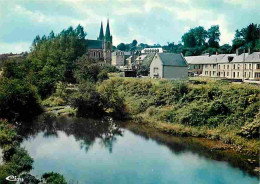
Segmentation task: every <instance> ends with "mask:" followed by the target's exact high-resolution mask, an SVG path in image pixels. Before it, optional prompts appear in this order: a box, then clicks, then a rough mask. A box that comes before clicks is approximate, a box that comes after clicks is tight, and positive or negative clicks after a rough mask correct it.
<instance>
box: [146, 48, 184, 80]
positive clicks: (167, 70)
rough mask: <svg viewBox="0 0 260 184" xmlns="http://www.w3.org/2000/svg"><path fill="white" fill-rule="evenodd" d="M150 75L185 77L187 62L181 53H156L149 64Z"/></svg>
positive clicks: (170, 77)
mask: <svg viewBox="0 0 260 184" xmlns="http://www.w3.org/2000/svg"><path fill="white" fill-rule="evenodd" d="M150 77H152V78H166V79H187V78H188V64H187V62H186V60H185V59H184V57H183V56H182V54H172V53H157V54H155V56H154V58H153V60H152V62H151V64H150Z"/></svg>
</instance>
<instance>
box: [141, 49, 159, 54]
mask: <svg viewBox="0 0 260 184" xmlns="http://www.w3.org/2000/svg"><path fill="white" fill-rule="evenodd" d="M159 51H160V50H159V49H145V50H144V52H145V53H157V52H159Z"/></svg>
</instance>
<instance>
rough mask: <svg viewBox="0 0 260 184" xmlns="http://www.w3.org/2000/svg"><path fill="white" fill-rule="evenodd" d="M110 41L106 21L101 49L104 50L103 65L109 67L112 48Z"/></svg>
mask: <svg viewBox="0 0 260 184" xmlns="http://www.w3.org/2000/svg"><path fill="white" fill-rule="evenodd" d="M102 31H103V28H102ZM103 37H104V35H103ZM112 39H113V38H112V35H111V34H110V27H109V20H107V27H106V34H105V37H104V41H103V48H104V49H103V55H104V61H105V64H109V65H111V61H112V47H113V42H112Z"/></svg>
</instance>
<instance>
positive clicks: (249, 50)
mask: <svg viewBox="0 0 260 184" xmlns="http://www.w3.org/2000/svg"><path fill="white" fill-rule="evenodd" d="M249 54H251V49H250V47H249V48H248V55H249Z"/></svg>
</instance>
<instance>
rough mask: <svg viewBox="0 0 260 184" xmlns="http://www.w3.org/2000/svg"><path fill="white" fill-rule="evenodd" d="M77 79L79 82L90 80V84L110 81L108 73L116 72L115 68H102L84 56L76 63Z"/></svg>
mask: <svg viewBox="0 0 260 184" xmlns="http://www.w3.org/2000/svg"><path fill="white" fill-rule="evenodd" d="M75 65H76V66H75V75H74V76H75V78H76V80H77V82H80V81H81V80H88V81H90V82H97V81H103V80H105V79H108V75H107V73H108V72H110V71H115V68H114V67H112V66H111V67H110V66H102V67H101V66H100V65H98V63H96V62H95V61H91V60H90V59H89V57H88V56H87V55H83V56H82V57H80V58H78V59H77V60H76V61H75Z"/></svg>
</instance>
